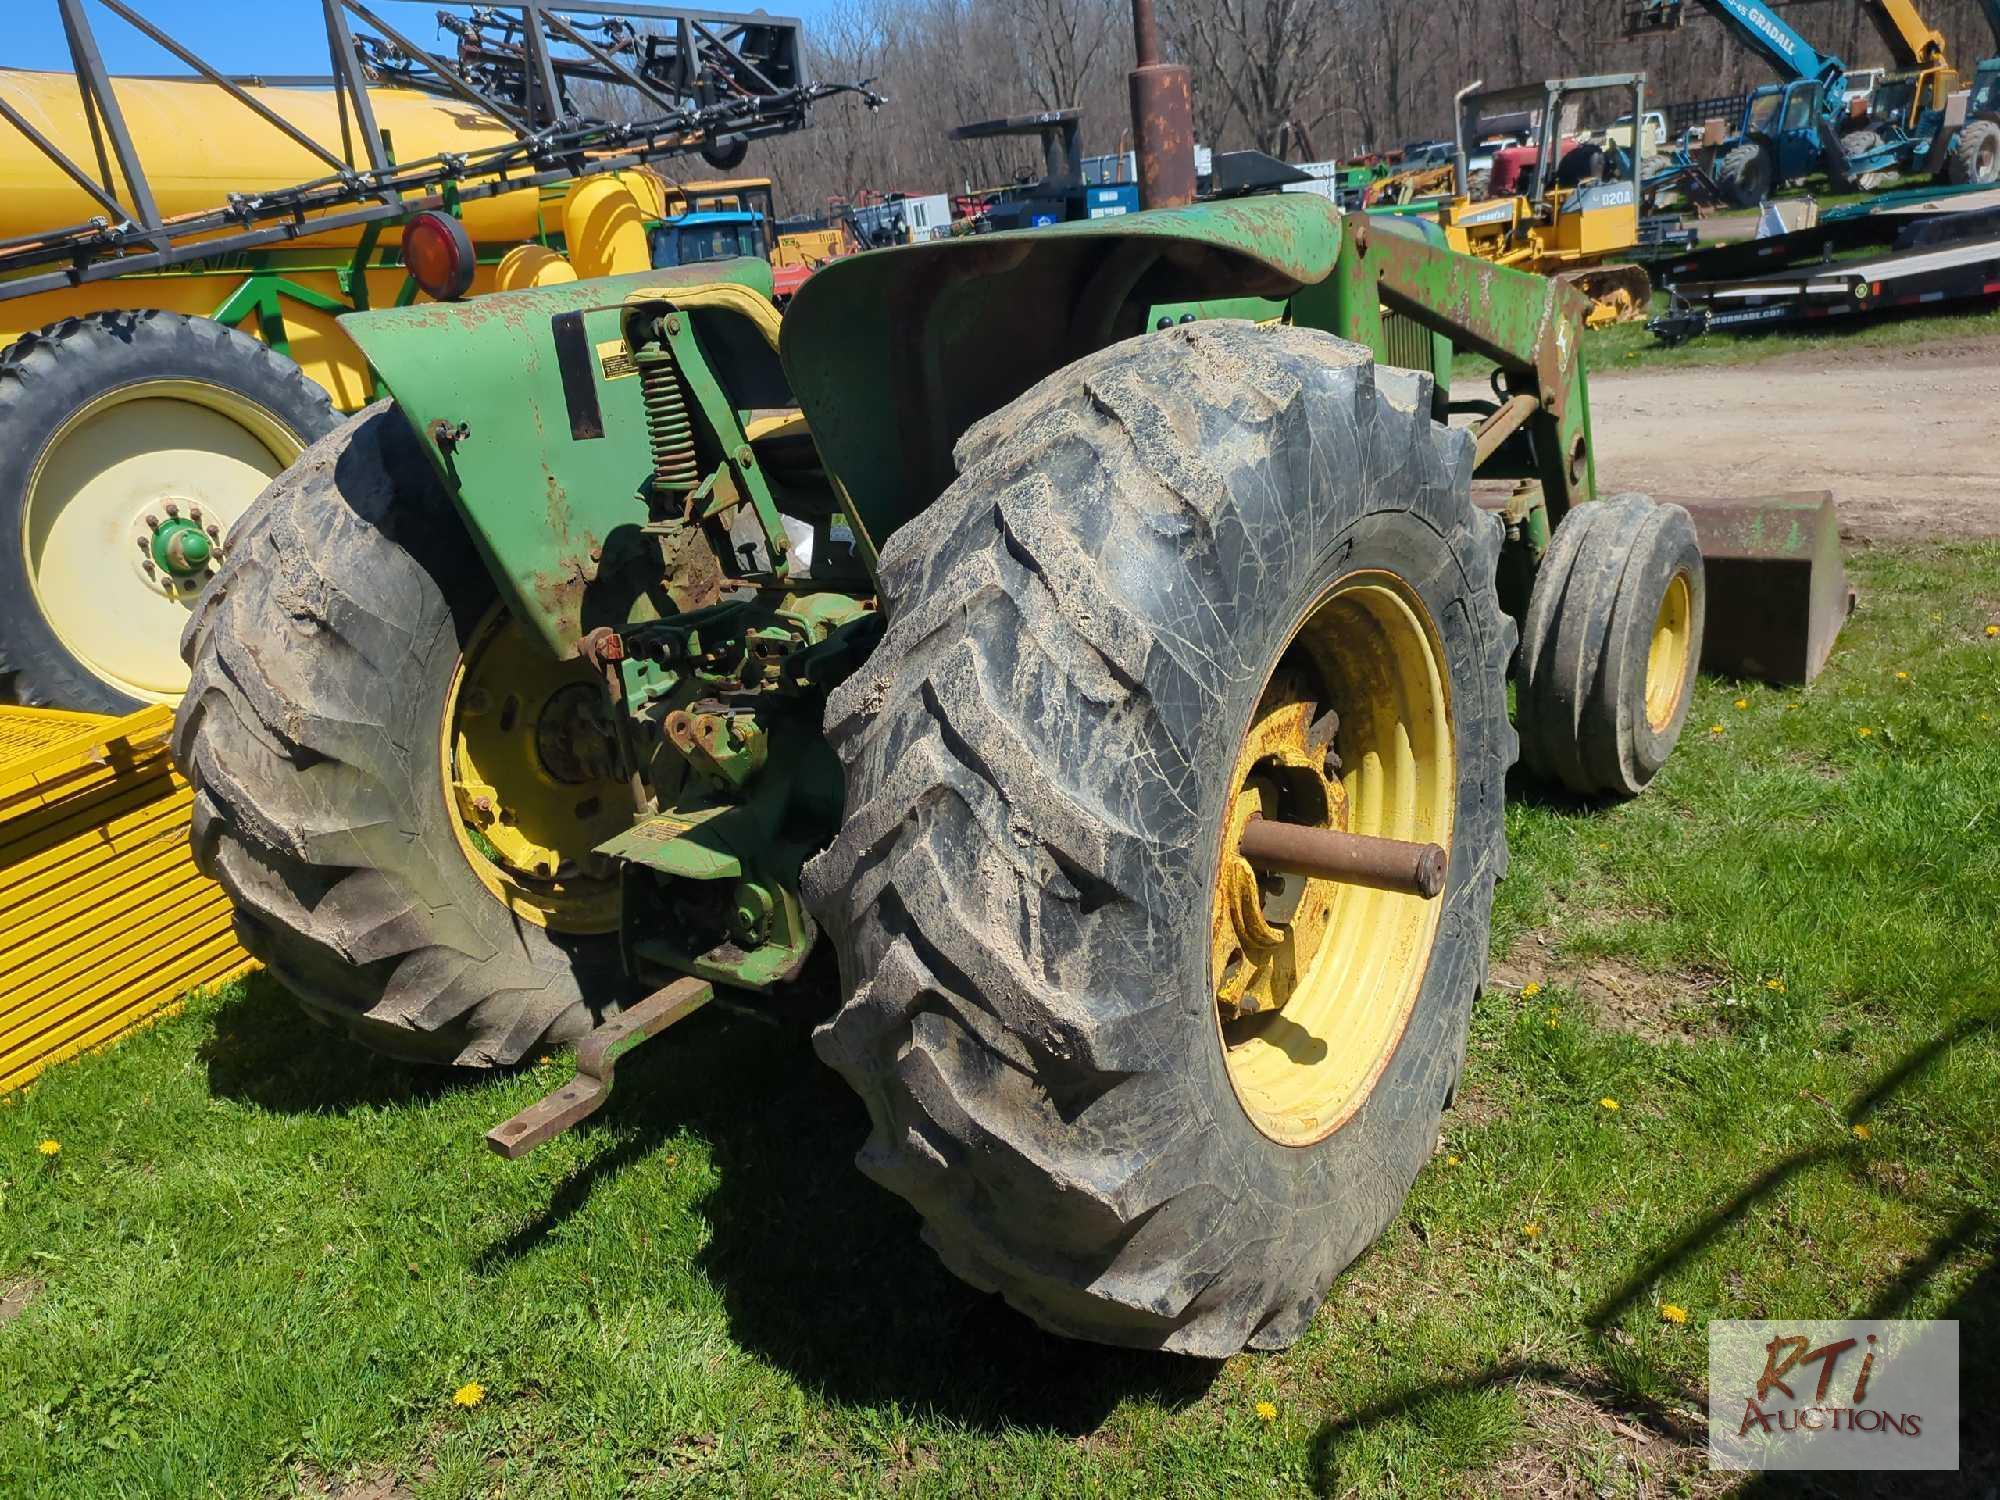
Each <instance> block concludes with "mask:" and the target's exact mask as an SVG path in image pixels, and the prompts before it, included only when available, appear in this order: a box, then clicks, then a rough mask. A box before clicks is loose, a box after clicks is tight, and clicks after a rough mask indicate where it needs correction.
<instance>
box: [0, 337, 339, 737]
mask: <svg viewBox="0 0 2000 1500" xmlns="http://www.w3.org/2000/svg"><path fill="white" fill-rule="evenodd" d="M339 420H340V418H339V417H338V416H336V415H335V414H334V410H333V407H332V405H331V403H329V402H328V400H327V396H326V392H325V391H323V390H321V389H320V387H318V386H317V385H315V384H313V382H312V381H310V380H308V379H307V378H306V377H305V374H304V372H303V371H301V370H300V369H299V367H298V366H297V365H295V364H293V363H292V362H291V361H290V360H289V359H286V358H285V357H284V356H283V355H281V354H278V353H276V352H275V351H273V350H271V349H269V348H267V347H266V346H265V345H263V344H261V343H259V342H258V341H257V340H256V339H253V338H251V337H250V336H249V335H248V334H245V333H239V332H237V331H236V330H235V329H233V328H226V327H224V326H223V325H222V324H220V323H217V322H215V321H213V320H212V319H209V318H191V317H185V316H183V315H181V314H179V313H168V312H154V311H146V312H99V313H90V314H88V315H86V316H83V317H77V318H68V319H65V320H64V321H62V322H60V323H56V324H52V325H51V326H49V327H47V328H44V329H42V330H41V331H40V332H38V333H30V334H25V335H23V336H22V337H21V338H19V339H17V340H15V342H14V343H13V344H11V345H9V346H8V348H7V349H6V351H5V352H4V353H0V433H5V435H6V440H5V442H4V443H0V535H4V536H7V537H9V538H12V539H13V540H12V541H10V542H9V543H8V544H7V545H6V546H0V676H11V677H12V679H13V681H12V695H13V696H14V697H15V698H16V699H18V700H19V701H20V702H23V703H33V704H50V705H53V706H56V707H60V708H70V709H82V710H87V711H91V712H96V713H111V714H122V713H130V712H131V711H132V710H133V709H136V708H139V707H142V706H143V705H144V704H146V703H148V702H153V703H171V702H172V701H174V699H176V698H178V697H179V696H180V693H181V690H182V689H183V687H184V686H185V685H186V678H185V674H184V670H183V668H182V665H181V662H180V660H179V657H178V656H177V654H176V649H175V648H176V646H177V645H178V643H179V641H180V634H181V629H182V626H183V625H184V624H185V623H186V620H187V615H188V611H189V609H190V608H191V606H192V605H193V603H194V600H195V598H196V597H197V596H198V594H199V592H200V589H201V587H202V585H203V583H204V582H205V572H204V570H203V569H202V568H201V567H199V566H195V567H189V568H187V570H186V572H185V574H184V575H182V574H178V573H175V572H173V571H170V570H168V569H166V568H165V567H164V566H163V565H162V564H160V563H158V562H156V561H155V559H154V555H153V553H152V552H151V550H150V549H148V547H147V546H146V543H147V542H148V541H149V540H150V539H151V538H152V537H153V536H156V535H159V534H160V527H161V525H162V524H163V523H164V524H165V525H166V526H167V527H169V528H173V529H185V528H186V527H187V526H190V525H200V526H202V527H205V528H213V530H212V531H206V532H205V533H204V534H205V535H207V536H209V537H210V538H211V539H212V540H211V541H210V542H197V545H198V546H200V547H202V549H203V550H207V549H208V547H210V546H211V545H212V546H214V547H215V548H216V549H217V550H218V551H221V552H225V553H226V550H227V548H228V547H229V545H231V542H232V540H233V539H232V538H231V537H230V536H229V532H230V529H231V528H232V526H233V525H234V523H235V522H236V521H237V519H238V518H239V517H240V516H241V515H242V514H243V512H244V511H245V509H247V507H248V506H249V504H250V502H251V501H252V500H254V499H255V498H256V497H257V495H258V493H259V492H260V491H261V490H262V489H263V488H264V486H265V485H266V484H267V483H268V482H269V481H270V480H271V479H272V478H273V477H275V476H276V475H277V474H278V473H279V472H280V471H282V470H283V469H284V468H285V466H286V465H287V464H289V463H291V462H292V460H293V459H295V458H297V457H298V456H299V454H300V453H302V452H303V451H304V450H305V448H306V446H307V445H308V444H309V443H311V442H313V441H314V440H315V439H317V438H319V437H320V436H321V435H322V434H324V433H327V432H330V431H332V429H333V428H334V426H335V424H337V423H338V422H339ZM169 507H172V510H169ZM190 513H192V514H194V515H195V516H196V518H197V519H196V521H193V522H190V521H189V520H188V515H189V514H190ZM149 519H150V520H151V522H152V523H153V524H152V527H151V529H150V530H149V529H148V527H147V522H148V520H149ZM135 543H137V544H138V545H137V546H136V547H135V545H134V544H135Z"/></svg>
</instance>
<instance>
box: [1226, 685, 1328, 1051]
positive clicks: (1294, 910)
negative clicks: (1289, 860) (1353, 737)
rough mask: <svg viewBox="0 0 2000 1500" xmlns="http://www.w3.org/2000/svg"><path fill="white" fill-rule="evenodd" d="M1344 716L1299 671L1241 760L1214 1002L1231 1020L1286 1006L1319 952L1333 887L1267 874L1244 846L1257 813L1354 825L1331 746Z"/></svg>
mask: <svg viewBox="0 0 2000 1500" xmlns="http://www.w3.org/2000/svg"><path fill="white" fill-rule="evenodd" d="M1338 728H1339V716H1338V715H1337V714H1336V713H1334V712H1333V711H1332V710H1331V709H1324V710H1323V709H1322V708H1321V707H1320V705H1319V704H1317V703H1316V702H1315V701H1313V699H1312V698H1310V697H1309V696H1308V695H1307V684H1306V682H1305V681H1304V680H1303V679H1301V678H1300V677H1298V676H1296V675H1295V674H1290V673H1287V674H1285V675H1283V676H1281V677H1279V678H1277V679H1275V680H1274V681H1273V682H1272V684H1271V686H1270V688H1269V689H1268V690H1267V691H1266V692H1265V694H1264V702H1263V703H1262V704H1261V705H1260V706H1259V715H1258V717H1257V719H1256V720H1255V721H1254V722H1253V723H1252V724H1251V726H1250V732H1249V734H1247V735H1246V736H1245V737H1244V741H1243V749H1242V751H1241V752H1240V753H1239V754H1238V756H1237V761H1236V788H1237V790H1236V797H1235V800H1234V802H1233V803H1232V805H1231V807H1230V810H1229V818H1228V822H1227V825H1226V827H1225V829H1224V832H1223V838H1224V843H1223V846H1222V847H1223V849H1224V851H1225V852H1224V855H1223V867H1222V871H1221V875H1220V877H1219V881H1218V885H1219V890H1218V893H1217V901H1216V908H1215V915H1216V920H1215V923H1214V954H1213V960H1214V963H1213V973H1214V975H1215V986H1216V988H1215V998H1216V1003H1217V1004H1218V1005H1219V1006H1220V1007H1221V1010H1222V1014H1223V1017H1224V1018H1225V1019H1226V1020H1231V1021H1234V1020H1239V1019H1241V1018H1242V1017H1245V1016H1251V1015H1256V1014H1259V1013H1260V1012H1264V1011H1275V1010H1280V1009H1282V1008H1283V1007H1284V1004H1285V1002H1286V1000H1288V999H1290V998H1291V995H1292V992H1293V991H1294V990H1295V989H1296V988H1297V986H1298V983H1299V978H1300V971H1301V967H1302V963H1301V961H1302V959H1309V958H1310V957H1311V956H1312V955H1313V954H1314V953H1316V952H1317V951H1318V948H1319V941H1320V937H1321V933H1322V931H1323V929H1324V927H1325V925H1326V914H1327V910H1328V908H1329V907H1330V906H1331V905H1332V900H1333V891H1334V883H1333V882H1332V881H1327V880H1309V879H1307V878H1306V877H1305V876H1303V875H1278V874H1270V873H1264V872H1260V871H1258V870H1256V869H1254V868H1253V867H1252V866H1251V864H1250V862H1249V861H1248V860H1247V859H1245V858H1244V857H1243V855H1242V854H1241V853H1240V852H1239V851H1238V848H1237V846H1238V844H1239V843H1240V842H1241V841H1242V837H1243V830H1244V828H1245V827H1246V826H1247V825H1248V824H1249V822H1250V820H1251V819H1252V818H1253V817H1264V818H1270V819H1273V820H1276V821H1284V822H1295V823H1306V824H1310V825H1311V826H1313V827H1316V828H1341V829H1344V828H1346V826H1347V793H1346V791H1345V789H1343V788H1342V786H1341V784H1340V781H1339V779H1338V776H1339V770H1340V757H1339V755H1338V753H1337V752H1336V751H1335V750H1334V748H1333V737H1334V734H1335V732H1336V731H1337V730H1338Z"/></svg>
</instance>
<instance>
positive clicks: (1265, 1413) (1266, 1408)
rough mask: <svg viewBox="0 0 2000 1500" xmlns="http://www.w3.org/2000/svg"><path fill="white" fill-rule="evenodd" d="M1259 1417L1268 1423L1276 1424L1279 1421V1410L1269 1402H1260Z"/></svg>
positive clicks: (1258, 1407) (1258, 1406) (1258, 1404)
mask: <svg viewBox="0 0 2000 1500" xmlns="http://www.w3.org/2000/svg"><path fill="white" fill-rule="evenodd" d="M1257 1415H1258V1416H1260V1417H1262V1418H1263V1419H1264V1420H1265V1421H1266V1422H1275V1421H1277V1420H1278V1408H1277V1407H1275V1406H1273V1405H1272V1404H1271V1403H1270V1402H1269V1401H1259V1402H1258V1403H1257Z"/></svg>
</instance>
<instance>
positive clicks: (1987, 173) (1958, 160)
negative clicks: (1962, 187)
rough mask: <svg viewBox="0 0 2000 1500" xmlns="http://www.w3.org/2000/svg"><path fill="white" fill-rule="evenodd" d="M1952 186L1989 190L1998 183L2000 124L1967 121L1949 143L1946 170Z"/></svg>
mask: <svg viewBox="0 0 2000 1500" xmlns="http://www.w3.org/2000/svg"><path fill="white" fill-rule="evenodd" d="M1946 176H1948V177H1949V178H1950V179H1951V180H1952V181H1953V182H1956V183H1967V184H1977V185H1978V186H1980V187H1991V186H1992V185H1993V184H1994V183H1996V182H2000V124H1996V123H1995V122H1994V121H1992V120H1968V121H1966V123H1965V126H1964V128H1963V129H1961V130H1960V131H1959V133H1958V139H1957V140H1956V141H1954V142H1953V143H1952V148H1951V161H1950V162H1949V164H1948V166H1947V170H1946Z"/></svg>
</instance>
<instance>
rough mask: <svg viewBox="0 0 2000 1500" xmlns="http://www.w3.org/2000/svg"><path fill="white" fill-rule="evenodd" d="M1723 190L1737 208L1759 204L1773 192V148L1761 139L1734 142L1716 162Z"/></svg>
mask: <svg viewBox="0 0 2000 1500" xmlns="http://www.w3.org/2000/svg"><path fill="white" fill-rule="evenodd" d="M1715 175H1716V176H1717V177H1718V178H1719V179H1720V180H1721V183H1722V191H1723V192H1724V193H1725V194H1726V195H1727V196H1728V198H1729V201H1730V202H1731V203H1732V204H1734V205H1735V206H1736V207H1737V208H1755V207H1757V206H1758V205H1759V204H1760V203H1762V202H1763V201H1764V200H1765V199H1766V198H1768V197H1770V196H1771V190H1772V188H1773V187H1775V186H1776V185H1777V184H1776V181H1775V178H1776V170H1775V167H1774V164H1773V162H1772V159H1771V152H1770V150H1769V149H1768V148H1767V147H1766V146H1764V144H1763V143H1762V142H1760V141H1743V142H1741V143H1740V144H1738V145H1735V146H1731V147H1730V148H1729V150H1728V151H1726V152H1724V153H1723V157H1722V160H1721V161H1720V162H1719V163H1717V164H1716V169H1715Z"/></svg>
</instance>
